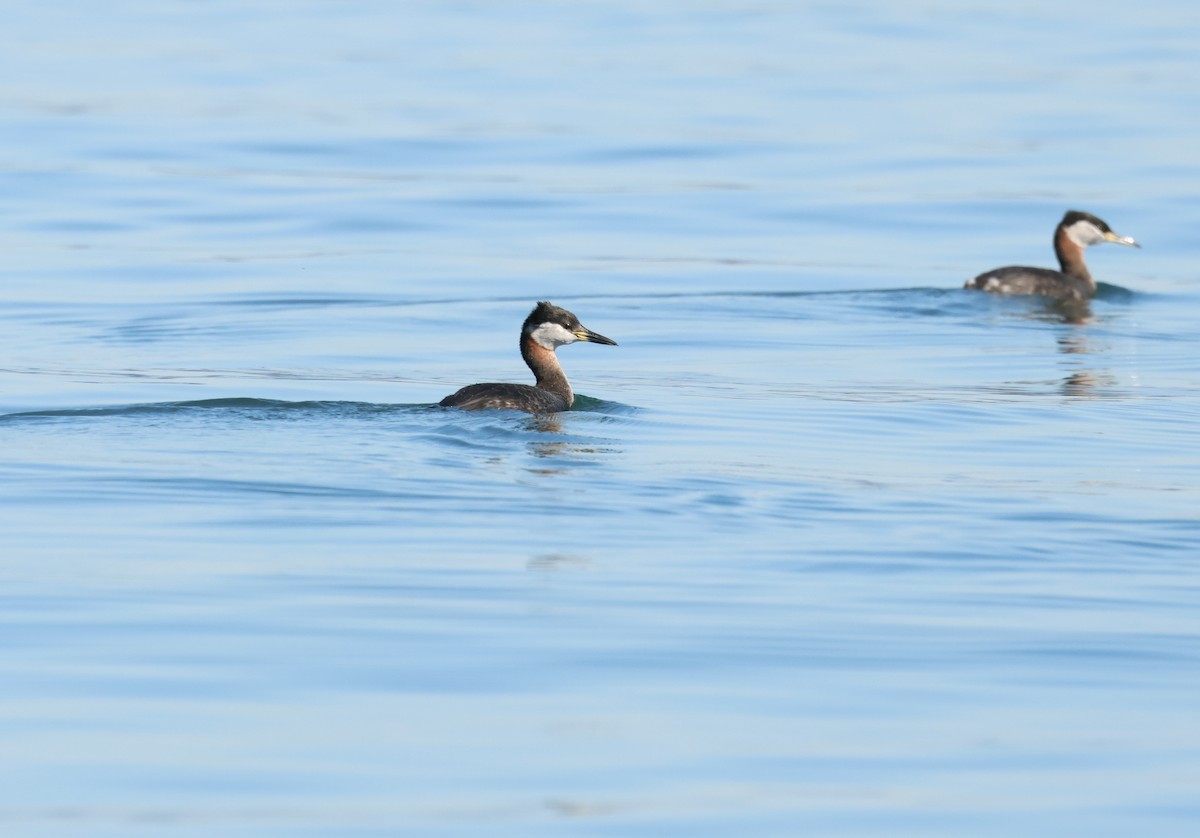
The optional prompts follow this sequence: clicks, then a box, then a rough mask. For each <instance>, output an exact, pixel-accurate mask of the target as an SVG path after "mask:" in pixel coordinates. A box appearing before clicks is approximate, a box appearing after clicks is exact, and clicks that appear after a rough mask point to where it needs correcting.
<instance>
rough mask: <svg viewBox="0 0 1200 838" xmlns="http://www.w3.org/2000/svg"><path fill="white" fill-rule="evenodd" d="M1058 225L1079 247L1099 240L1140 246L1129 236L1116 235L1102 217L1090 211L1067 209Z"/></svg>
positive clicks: (1098, 242)
mask: <svg viewBox="0 0 1200 838" xmlns="http://www.w3.org/2000/svg"><path fill="white" fill-rule="evenodd" d="M1058 226H1059V229H1061V230H1064V231H1065V232H1066V234H1067V238H1069V239H1070V240H1071V241H1073V242H1075V244H1077V245H1079V246H1080V247H1087V246H1088V245H1091V244H1100V243H1101V242H1112V243H1113V244H1123V245H1125V246H1126V247H1141V245H1140V244H1138V243H1137V242H1135V241H1134V240H1133V239H1131V238H1129V236H1118V235H1117V234H1116V233H1114V232H1113V231H1112V228H1110V227H1109V226H1108V225H1107V224H1105V223H1104V221H1103V220H1102V219H1100V218H1097V217H1096V216H1094V215H1092V214H1091V213H1090V212H1080V211H1079V210H1069V211H1068V212H1067V214H1066V215H1064V216H1063V220H1062V221H1060V222H1059V224H1058Z"/></svg>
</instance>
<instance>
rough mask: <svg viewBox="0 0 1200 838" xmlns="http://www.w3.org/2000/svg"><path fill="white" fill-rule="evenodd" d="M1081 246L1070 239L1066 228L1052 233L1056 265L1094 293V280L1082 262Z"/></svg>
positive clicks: (1060, 228)
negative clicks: (1056, 257) (1056, 258)
mask: <svg viewBox="0 0 1200 838" xmlns="http://www.w3.org/2000/svg"><path fill="white" fill-rule="evenodd" d="M1083 247H1084V246H1083V245H1081V244H1080V243H1079V242H1077V241H1074V240H1072V239H1071V236H1070V235H1069V234H1068V233H1067V228H1066V227H1059V228H1058V230H1057V231H1056V232H1055V233H1054V253H1055V255H1057V256H1058V265H1059V267H1060V268H1061V269H1062V272H1063V273H1065V274H1066V275H1067V276H1072V277H1075V278H1076V279H1082V280H1083V281H1084V282H1086V283H1087V285H1088V287H1089V288H1090V289H1091V290H1092V291H1093V292H1094V291H1095V290H1096V280H1094V279H1092V275H1091V273H1089V272H1088V269H1087V265H1085V264H1084V262H1083Z"/></svg>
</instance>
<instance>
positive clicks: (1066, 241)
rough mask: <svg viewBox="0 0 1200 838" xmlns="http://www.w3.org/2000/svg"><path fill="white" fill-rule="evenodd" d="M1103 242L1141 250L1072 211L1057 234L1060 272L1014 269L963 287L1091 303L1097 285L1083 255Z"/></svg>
mask: <svg viewBox="0 0 1200 838" xmlns="http://www.w3.org/2000/svg"><path fill="white" fill-rule="evenodd" d="M1101 242H1113V243H1114V244H1123V245H1126V246H1128V247H1141V245H1140V244H1138V243H1137V242H1135V241H1134V240H1133V239H1131V238H1129V237H1128V236H1118V235H1117V234H1116V233H1114V232H1113V231H1112V230H1111V229H1110V228H1109V226H1108V225H1107V224H1105V223H1104V222H1103V221H1102V220H1100V219H1099V218H1097V217H1096V216H1094V215H1092V214H1091V213H1087V212H1080V211H1079V210H1069V211H1068V212H1067V214H1066V215H1064V216H1063V219H1062V221H1060V222H1059V223H1058V227H1056V228H1055V230H1054V252H1055V253H1056V254H1057V255H1058V264H1059V266H1060V267H1061V268H1062V270H1061V271H1052V270H1050V269H1049V268H1027V267H1024V266H1020V265H1013V266H1010V267H1007V268H996V269H995V270H993V271H988V272H987V273H982V274H980V275H979V276H977V277H975V278H974V279H972V280H968V281H967V284H966V285H965V286H964V287H966V288H972V289H975V290H977V291H990V292H992V293H993V294H1041V295H1043V296H1046V297H1053V298H1054V299H1056V300H1067V301H1084V300H1088V299H1090V298H1091V297H1092V296H1093V295H1094V294H1095V293H1096V281H1095V280H1094V279H1092V275H1091V274H1090V273H1088V269H1087V265H1085V264H1084V262H1083V251H1084V248H1086V247H1087V246H1088V245H1092V244H1099V243H1101Z"/></svg>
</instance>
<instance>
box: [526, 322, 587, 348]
mask: <svg viewBox="0 0 1200 838" xmlns="http://www.w3.org/2000/svg"><path fill="white" fill-rule="evenodd" d="M529 336H530V337H531V338H533V339H534V340H535V341H537V343H538V345H539V346H544V347H545V348H546V349H557V348H558V347H560V346H564V345H566V344H568V343H574V342H575V341H577V340H579V338H577V337H575V335H573V334H572V333H571V332H569V331H567V329H566V328H564V327H563V326H560V325H558V324H557V323H543V324H541V325H540V326H538V327H537V328H536V329H534V330H533V331H532V332H530V333H529Z"/></svg>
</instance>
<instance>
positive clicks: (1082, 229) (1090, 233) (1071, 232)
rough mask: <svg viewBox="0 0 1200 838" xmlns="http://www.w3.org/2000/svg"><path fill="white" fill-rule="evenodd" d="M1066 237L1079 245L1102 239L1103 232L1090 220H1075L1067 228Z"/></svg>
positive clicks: (1085, 245) (1086, 244) (1082, 245)
mask: <svg viewBox="0 0 1200 838" xmlns="http://www.w3.org/2000/svg"><path fill="white" fill-rule="evenodd" d="M1067 238H1069V239H1070V240H1071V241H1073V242H1075V244H1077V245H1079V246H1080V247H1087V246H1088V245H1089V244H1096V243H1098V242H1102V241H1104V233H1102V232H1100V228H1099V227H1097V226H1096V225H1095V224H1093V223H1092V222H1090V221H1076V222H1075V223H1074V224H1072V225H1071V226H1070V227H1068V228H1067Z"/></svg>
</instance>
